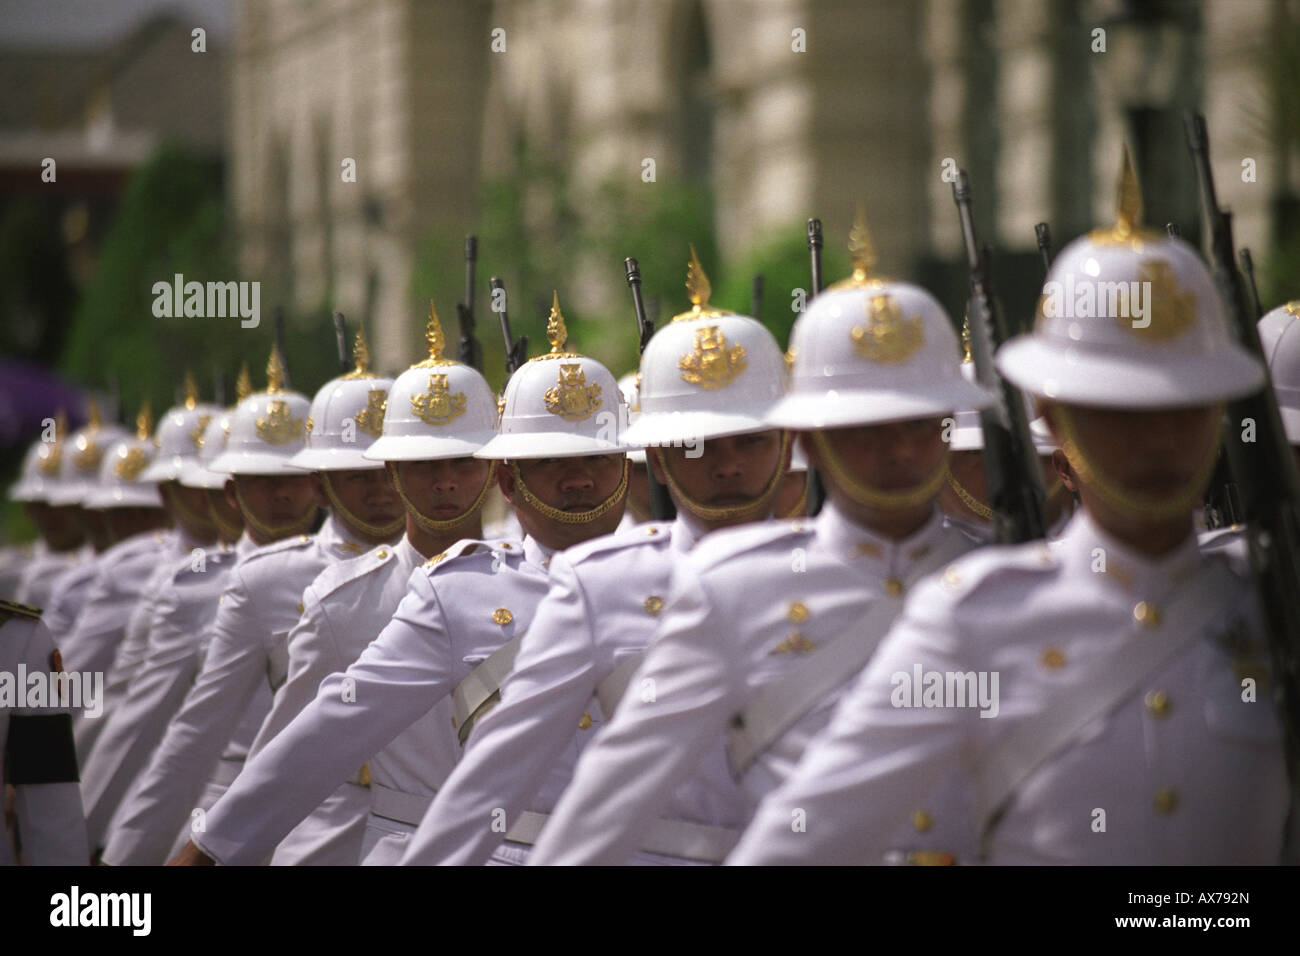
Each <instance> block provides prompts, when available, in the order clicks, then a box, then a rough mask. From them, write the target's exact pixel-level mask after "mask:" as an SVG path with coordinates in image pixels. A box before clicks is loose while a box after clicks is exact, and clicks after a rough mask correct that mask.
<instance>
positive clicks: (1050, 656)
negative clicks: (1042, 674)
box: [1039, 647, 1065, 671]
mask: <svg viewBox="0 0 1300 956" xmlns="http://www.w3.org/2000/svg"><path fill="white" fill-rule="evenodd" d="M1039 662H1040V663H1041V664H1042V665H1043V666H1044V667H1046V668H1047V669H1048V670H1049V671H1059V670H1060V669H1061V668H1062V667H1064V666H1065V651H1063V650H1061V649H1060V648H1059V647H1049V648H1047V650H1045V651H1043V656H1042V657H1040V658H1039Z"/></svg>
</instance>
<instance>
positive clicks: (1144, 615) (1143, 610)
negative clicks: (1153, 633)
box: [1133, 601, 1160, 630]
mask: <svg viewBox="0 0 1300 956" xmlns="http://www.w3.org/2000/svg"><path fill="white" fill-rule="evenodd" d="M1133 620H1135V621H1137V622H1138V623H1139V624H1141V625H1142V626H1143V627H1145V628H1147V629H1148V630H1151V629H1154V628H1157V627H1159V626H1160V612H1159V611H1158V610H1157V609H1156V607H1155V605H1154V604H1148V603H1147V602H1146V601H1138V602H1137V604H1135V605H1134V606H1133Z"/></svg>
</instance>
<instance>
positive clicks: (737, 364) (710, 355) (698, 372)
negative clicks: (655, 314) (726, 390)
mask: <svg viewBox="0 0 1300 956" xmlns="http://www.w3.org/2000/svg"><path fill="white" fill-rule="evenodd" d="M748 365H749V361H748V360H747V359H746V358H745V347H744V346H743V345H732V346H728V345H727V337H726V336H725V335H723V334H722V333H721V332H719V331H718V327H717V326H716V325H707V326H705V327H704V328H702V329H696V330H695V348H694V349H692V350H691V351H690V352H687V353H686V354H685V355H683V356H682V357H681V358H680V359H679V360H678V362H677V367H678V368H679V369H680V370H681V373H682V380H683V381H685V382H688V383H690V384H691V385H698V386H700V388H705V389H713V388H723V387H724V386H726V385H730V384H731V383H732V382H733V381H734V380H735V378H736V376H738V375H739V374H740V373H741V372H743V371H745V368H746V367H747V366H748Z"/></svg>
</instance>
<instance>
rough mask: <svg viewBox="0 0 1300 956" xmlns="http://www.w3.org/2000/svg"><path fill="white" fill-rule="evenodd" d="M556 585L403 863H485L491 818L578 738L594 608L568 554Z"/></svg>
mask: <svg viewBox="0 0 1300 956" xmlns="http://www.w3.org/2000/svg"><path fill="white" fill-rule="evenodd" d="M550 575H551V589H550V591H549V592H548V593H547V595H546V597H545V598H544V599H543V600H542V602H541V603H540V604H539V605H538V606H537V611H536V613H535V614H534V615H533V622H532V624H531V626H530V627H529V629H528V632H527V634H526V635H525V636H524V639H523V641H522V642H521V644H520V646H519V655H518V657H517V658H516V659H515V666H514V670H513V671H512V672H511V674H510V676H509V678H507V680H506V682H505V684H503V685H502V687H501V702H500V703H499V704H498V705H497V706H496V707H494V708H493V709H492V710H491V711H490V712H489V713H488V714H487V715H486V716H485V717H484V718H483V719H482V720H481V721H480V722H479V723H478V725H477V726H476V727H475V728H474V731H473V733H472V734H471V736H470V739H469V742H468V745H467V747H466V752H465V755H464V758H463V759H462V760H461V762H460V763H459V764H457V766H456V769H455V770H454V771H453V772H452V774H451V776H450V777H449V778H448V779H447V782H446V783H445V784H443V786H442V788H441V789H440V790H439V791H438V795H437V797H436V798H435V799H434V801H433V804H432V806H430V807H429V811H428V813H426V814H425V817H424V820H423V821H422V822H421V823H420V827H419V829H418V830H417V831H416V834H415V836H414V837H412V838H411V843H410V845H409V847H408V849H407V850H406V853H405V855H404V856H403V857H402V863H403V864H417V865H433V864H461V865H481V864H483V863H485V862H486V861H487V859H488V858H489V857H490V856H491V854H492V851H493V850H494V849H495V848H496V846H497V845H498V844H499V843H500V842H501V840H502V839H503V837H504V834H503V833H502V832H500V827H499V826H498V827H496V828H495V829H494V827H493V823H494V821H495V820H497V819H499V814H498V813H497V812H496V811H497V810H504V811H505V819H506V821H507V822H508V821H511V820H516V819H518V817H519V815H520V813H521V812H522V811H524V810H527V809H529V801H530V800H531V799H532V798H533V797H535V796H536V794H537V792H538V790H540V789H541V787H542V784H543V783H544V782H545V780H546V775H547V771H548V770H549V769H550V768H551V767H552V766H553V765H554V764H555V763H556V761H558V760H559V759H560V757H561V755H562V754H563V752H564V750H565V748H566V747H568V746H569V744H570V742H571V741H572V739H573V734H574V731H575V730H576V729H577V726H578V721H579V719H581V716H582V714H583V712H584V710H585V709H586V708H587V707H588V706H589V705H590V701H591V696H592V694H593V693H594V692H595V689H596V683H597V680H598V679H599V677H600V676H601V675H599V674H597V673H596V671H595V661H594V654H595V649H594V647H593V644H592V638H591V620H592V610H591V607H590V605H589V604H588V602H587V598H586V595H585V594H584V593H583V591H582V587H581V585H580V584H579V582H578V579H577V576H576V575H575V574H574V573H573V571H572V569H571V568H570V567H569V565H568V563H567V562H566V561H565V560H564V558H563V555H556V556H555V557H554V558H553V559H552V560H551V566H550Z"/></svg>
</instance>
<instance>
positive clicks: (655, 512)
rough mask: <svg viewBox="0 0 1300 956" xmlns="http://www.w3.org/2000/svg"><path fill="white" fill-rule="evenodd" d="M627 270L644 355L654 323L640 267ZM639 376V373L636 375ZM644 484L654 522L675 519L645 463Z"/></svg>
mask: <svg viewBox="0 0 1300 956" xmlns="http://www.w3.org/2000/svg"><path fill="white" fill-rule="evenodd" d="M623 267H624V268H625V269H626V270H627V284H628V286H629V288H631V290H632V308H633V310H634V313H635V315H636V327H637V354H638V355H644V354H645V347H646V346H647V345H649V344H650V339H651V338H653V337H654V334H655V324H654V322H653V321H652V320H651V319H649V318H647V317H646V314H645V304H644V303H643V302H642V301H641V267H640V266H638V265H637V261H636V260H635V259H633V258H631V257H628V258H627V259H624V260H623ZM638 374H640V373H638ZM645 477H646V484H647V486H648V487H649V490H650V514H651V516H652V517H653V518H654V519H655V520H656V521H671V520H672V519H673V518H676V517H677V506H676V505H675V504H673V499H672V498H671V497H670V496H669V494H668V489H667V488H665V487H664V485H663V484H662V483H661V482H660V481H659V479H658V478H656V477H655V470H654V469H653V468H651V467H650V465H649V462H647V463H646V470H645Z"/></svg>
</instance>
